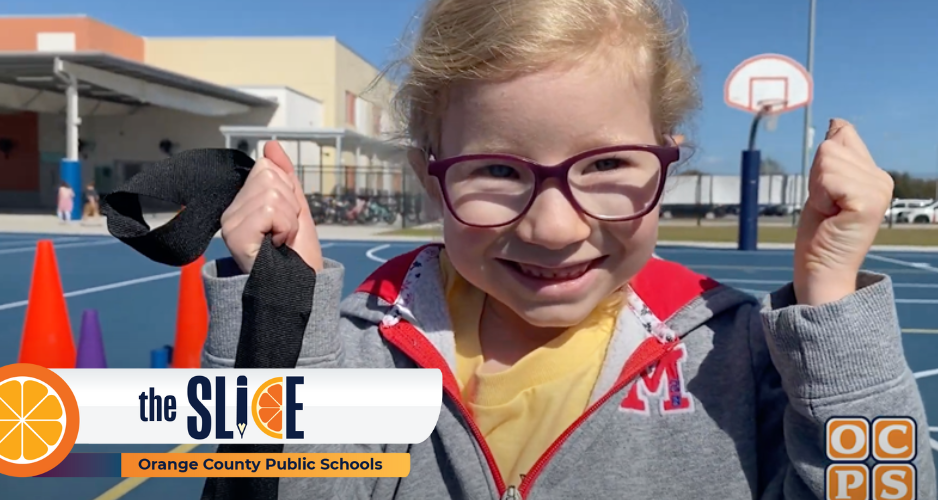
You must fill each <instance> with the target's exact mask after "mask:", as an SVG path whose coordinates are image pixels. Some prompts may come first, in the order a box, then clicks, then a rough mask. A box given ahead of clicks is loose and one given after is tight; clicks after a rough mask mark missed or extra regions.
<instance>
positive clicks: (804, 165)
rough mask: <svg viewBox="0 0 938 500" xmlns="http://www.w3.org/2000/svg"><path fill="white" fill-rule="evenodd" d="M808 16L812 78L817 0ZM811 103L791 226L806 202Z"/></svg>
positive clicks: (812, 3) (812, 71)
mask: <svg viewBox="0 0 938 500" xmlns="http://www.w3.org/2000/svg"><path fill="white" fill-rule="evenodd" d="M809 10H810V14H808V67H807V68H806V69H807V70H808V75H809V76H810V77H811V78H814V22H815V21H814V20H815V15H816V11H817V0H810V9H809ZM810 142H811V101H810V100H809V101H808V104H807V105H806V106H805V107H804V141H803V144H802V152H801V179H800V182H798V195H799V198H800V199H799V200H798V201H799V205H798V207H799V210H792V211H791V225H792V226H795V225H796V224H797V221H798V218H799V215H800V210H801V209H804V204H805V202H807V201H808V182H807V177H806V176H807V174H808V163H810V162H811V144H810Z"/></svg>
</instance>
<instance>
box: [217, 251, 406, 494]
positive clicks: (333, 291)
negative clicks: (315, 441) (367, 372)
mask: <svg viewBox="0 0 938 500" xmlns="http://www.w3.org/2000/svg"><path fill="white" fill-rule="evenodd" d="M229 260H230V258H229V259H219V260H217V261H210V262H208V263H206V264H205V267H204V268H203V270H202V278H203V281H204V282H205V292H206V300H207V302H208V308H209V331H208V336H207V338H206V341H205V347H204V348H203V351H202V367H203V368H231V367H233V366H234V363H235V353H236V352H237V349H238V340H239V338H240V336H241V294H242V292H243V291H244V286H245V283H247V279H248V275H247V274H244V273H241V272H240V270H239V269H237V266H236V265H234V264H233V262H229ZM323 263H324V269H323V270H322V271H321V272H319V273H318V274H317V275H316V286H315V288H314V296H313V308H312V313H311V315H310V320H309V324H308V325H307V327H306V332H305V333H304V335H303V346H302V349H301V351H300V359H299V360H298V361H297V367H302V368H344V367H348V366H347V365H348V363H346V362H344V360H345V359H346V357H345V356H344V353H343V349H342V341H341V339H342V338H343V335H342V332H340V329H349V328H351V329H357V327H356V326H355V325H354V324H353V323H352V322H351V321H349V320H347V319H342V318H340V317H339V302H340V300H341V294H342V284H343V279H344V273H345V269H344V267H343V266H342V264H340V263H339V262H337V261H334V260H330V259H323ZM355 333H360V332H348V334H349V335H353V334H355ZM386 448H387V447H386V446H384V445H375V444H371V445H355V444H347V445H335V444H329V445H311V444H302V445H285V446H284V450H283V451H284V453H383V452H385V451H400V450H386ZM376 484H377V478H281V479H280V481H279V496H278V498H279V499H281V500H301V499H302V500H305V499H308V498H348V499H372V498H379V497H378V496H375V495H374V494H373V492H374V491H375V489H376Z"/></svg>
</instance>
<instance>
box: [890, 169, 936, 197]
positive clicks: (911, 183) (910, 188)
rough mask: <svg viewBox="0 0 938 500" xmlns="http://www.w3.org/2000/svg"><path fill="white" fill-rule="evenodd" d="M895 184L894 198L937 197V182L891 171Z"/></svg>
mask: <svg viewBox="0 0 938 500" xmlns="http://www.w3.org/2000/svg"><path fill="white" fill-rule="evenodd" d="M889 175H890V176H892V181H893V183H894V184H895V188H894V189H893V197H895V198H917V199H932V198H934V197H935V182H936V181H935V180H932V179H921V178H918V177H912V176H911V175H909V173H908V172H893V171H890V172H889Z"/></svg>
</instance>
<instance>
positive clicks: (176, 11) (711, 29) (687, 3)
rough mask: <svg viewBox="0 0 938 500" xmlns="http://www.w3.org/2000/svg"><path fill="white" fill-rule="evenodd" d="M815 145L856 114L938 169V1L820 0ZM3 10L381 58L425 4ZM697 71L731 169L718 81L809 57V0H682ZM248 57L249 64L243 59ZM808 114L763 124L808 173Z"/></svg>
mask: <svg viewBox="0 0 938 500" xmlns="http://www.w3.org/2000/svg"><path fill="white" fill-rule="evenodd" d="M817 3H818V6H817V36H816V44H815V67H814V81H815V92H814V105H813V112H812V114H813V116H814V120H813V124H814V126H815V128H816V129H817V138H816V140H815V144H816V143H817V142H818V141H820V140H821V139H823V135H824V132H825V131H826V130H827V124H828V120H829V119H830V118H831V117H835V116H839V117H843V118H846V119H848V120H850V121H852V122H853V123H854V124H855V125H856V126H857V127H858V129H859V131H860V134H861V136H862V137H863V139H864V140H865V141H866V143H867V145H868V147H869V148H870V150H871V152H872V153H873V155H874V157H875V158H876V160H877V162H878V163H879V164H880V166H881V167H882V168H885V169H888V170H906V171H910V172H912V173H914V174H916V175H921V176H928V177H935V176H936V175H938V90H936V87H938V85H936V77H938V51H936V49H938V30H936V29H935V26H938V2H935V1H934V0H902V1H898V0H894V1H883V0H818V2H817ZM3 4H4V5H3V6H2V7H0V14H77V13H82V14H87V15H90V16H92V17H95V18H97V19H100V20H102V21H104V22H107V23H110V24H114V25H116V26H118V27H120V28H123V29H125V30H128V31H131V32H133V33H137V34H140V35H144V36H330V35H334V36H337V37H338V38H339V39H340V40H341V41H342V42H343V43H345V44H346V45H348V46H350V47H351V48H352V49H354V50H355V51H356V52H358V53H359V54H361V55H362V56H364V57H365V58H366V59H368V60H369V61H371V62H372V63H374V64H376V65H378V66H381V65H382V64H383V63H384V62H386V61H387V60H388V58H389V57H391V56H392V55H393V54H394V51H395V50H396V47H397V43H398V40H399V39H400V37H401V35H402V34H403V33H404V30H405V28H406V26H407V23H408V22H409V21H410V20H411V19H412V17H413V15H414V14H415V12H416V11H417V9H418V8H419V7H420V5H421V1H420V0H341V1H334V0H264V1H261V2H258V1H249V0H194V1H193V0H161V1H159V2H142V1H127V0H120V1H118V0H80V1H76V0H4V2H3ZM682 5H683V7H684V8H685V9H686V11H687V15H688V19H689V24H690V40H691V47H692V49H693V51H694V53H695V55H696V57H697V59H698V61H699V63H700V64H701V67H702V74H701V90H702V92H703V96H704V107H703V111H702V112H701V113H700V114H699V115H698V116H697V117H696V120H695V122H694V123H693V129H692V131H691V137H692V139H693V140H694V141H695V143H697V144H698V145H699V146H698V150H697V152H696V154H695V156H694V160H693V161H694V162H695V166H697V167H698V168H701V169H703V170H706V171H709V172H713V173H735V172H736V171H737V170H738V164H739V156H740V151H741V150H742V149H743V148H744V147H746V141H747V135H748V129H749V124H750V121H751V117H750V116H749V115H748V114H746V113H744V112H742V111H737V110H733V109H730V108H728V107H727V106H726V105H725V104H724V103H723V84H724V81H725V79H726V77H727V76H728V75H729V73H730V71H731V70H732V69H733V68H734V67H735V66H736V65H737V64H738V63H739V62H741V61H743V60H744V59H746V58H748V57H750V56H753V55H757V54H760V53H764V52H774V53H780V54H785V55H788V56H790V57H792V58H794V59H796V60H798V61H800V62H802V64H805V63H806V59H807V30H808V27H807V26H808V21H807V20H808V5H809V2H808V0H771V1H769V0H684V1H683V4H682ZM247 63H248V62H246V64H247ZM803 120H804V115H803V112H802V111H801V110H797V111H794V112H792V113H790V114H787V115H784V116H782V117H781V118H780V119H779V123H778V130H776V131H775V132H774V133H767V132H764V131H760V137H759V141H758V144H759V148H760V149H761V150H762V153H763V155H764V156H771V157H773V158H775V159H777V160H779V161H780V162H781V163H782V165H783V167H784V168H785V169H786V170H787V171H789V172H792V173H796V172H799V171H800V169H801V134H802V130H803V128H802V124H803Z"/></svg>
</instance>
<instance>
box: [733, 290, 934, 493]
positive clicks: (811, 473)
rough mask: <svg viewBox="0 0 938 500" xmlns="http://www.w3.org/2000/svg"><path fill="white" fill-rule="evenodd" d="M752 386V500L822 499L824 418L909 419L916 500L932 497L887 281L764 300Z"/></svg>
mask: <svg viewBox="0 0 938 500" xmlns="http://www.w3.org/2000/svg"><path fill="white" fill-rule="evenodd" d="M751 335H752V337H751V344H750V345H751V346H752V350H753V353H752V354H753V360H754V363H755V364H754V370H755V375H756V377H757V378H758V380H759V381H760V384H759V415H758V421H759V424H758V433H759V435H758V443H759V452H758V455H759V457H760V464H759V486H758V490H759V491H758V496H757V498H761V499H763V500H769V499H773V500H777V499H802V498H825V492H824V489H825V476H826V469H827V466H828V465H829V464H830V463H831V462H830V461H829V460H828V458H827V452H826V445H827V440H826V437H825V431H826V423H827V421H828V419H830V418H831V417H846V416H853V417H857V416H860V417H864V418H866V419H867V420H868V421H872V420H873V419H874V418H876V417H882V416H905V417H912V418H913V419H914V420H915V422H916V424H917V425H916V428H917V433H918V435H917V436H916V443H917V444H916V446H917V452H916V456H915V458H914V460H913V464H914V466H915V469H916V472H917V476H918V477H917V479H918V480H917V483H918V488H917V489H918V491H917V497H916V498H935V496H936V484H935V481H936V480H935V464H934V461H933V458H932V450H931V446H930V438H929V431H928V423H927V421H926V419H925V409H924V405H923V403H922V397H921V394H920V393H919V389H918V385H917V383H916V381H915V377H914V375H913V374H912V371H911V369H910V368H909V365H908V363H907V361H906V359H905V355H904V352H903V346H902V334H901V330H900V328H899V321H898V314H897V312H896V305H895V299H894V297H893V289H892V282H891V280H890V278H889V277H888V276H885V275H880V274H873V273H867V272H861V273H860V274H859V275H858V277H857V291H856V292H854V293H853V294H851V295H849V296H847V297H845V298H843V299H842V300H840V301H837V302H833V303H830V304H825V305H822V306H817V307H811V306H803V305H798V304H797V301H796V300H795V295H794V289H793V287H792V284H791V283H789V284H787V285H786V286H785V287H783V288H781V289H779V290H777V291H776V292H774V293H772V294H771V295H770V296H768V297H766V301H765V303H764V306H763V308H762V310H761V311H759V312H758V313H757V314H754V315H753V318H752V328H751Z"/></svg>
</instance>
